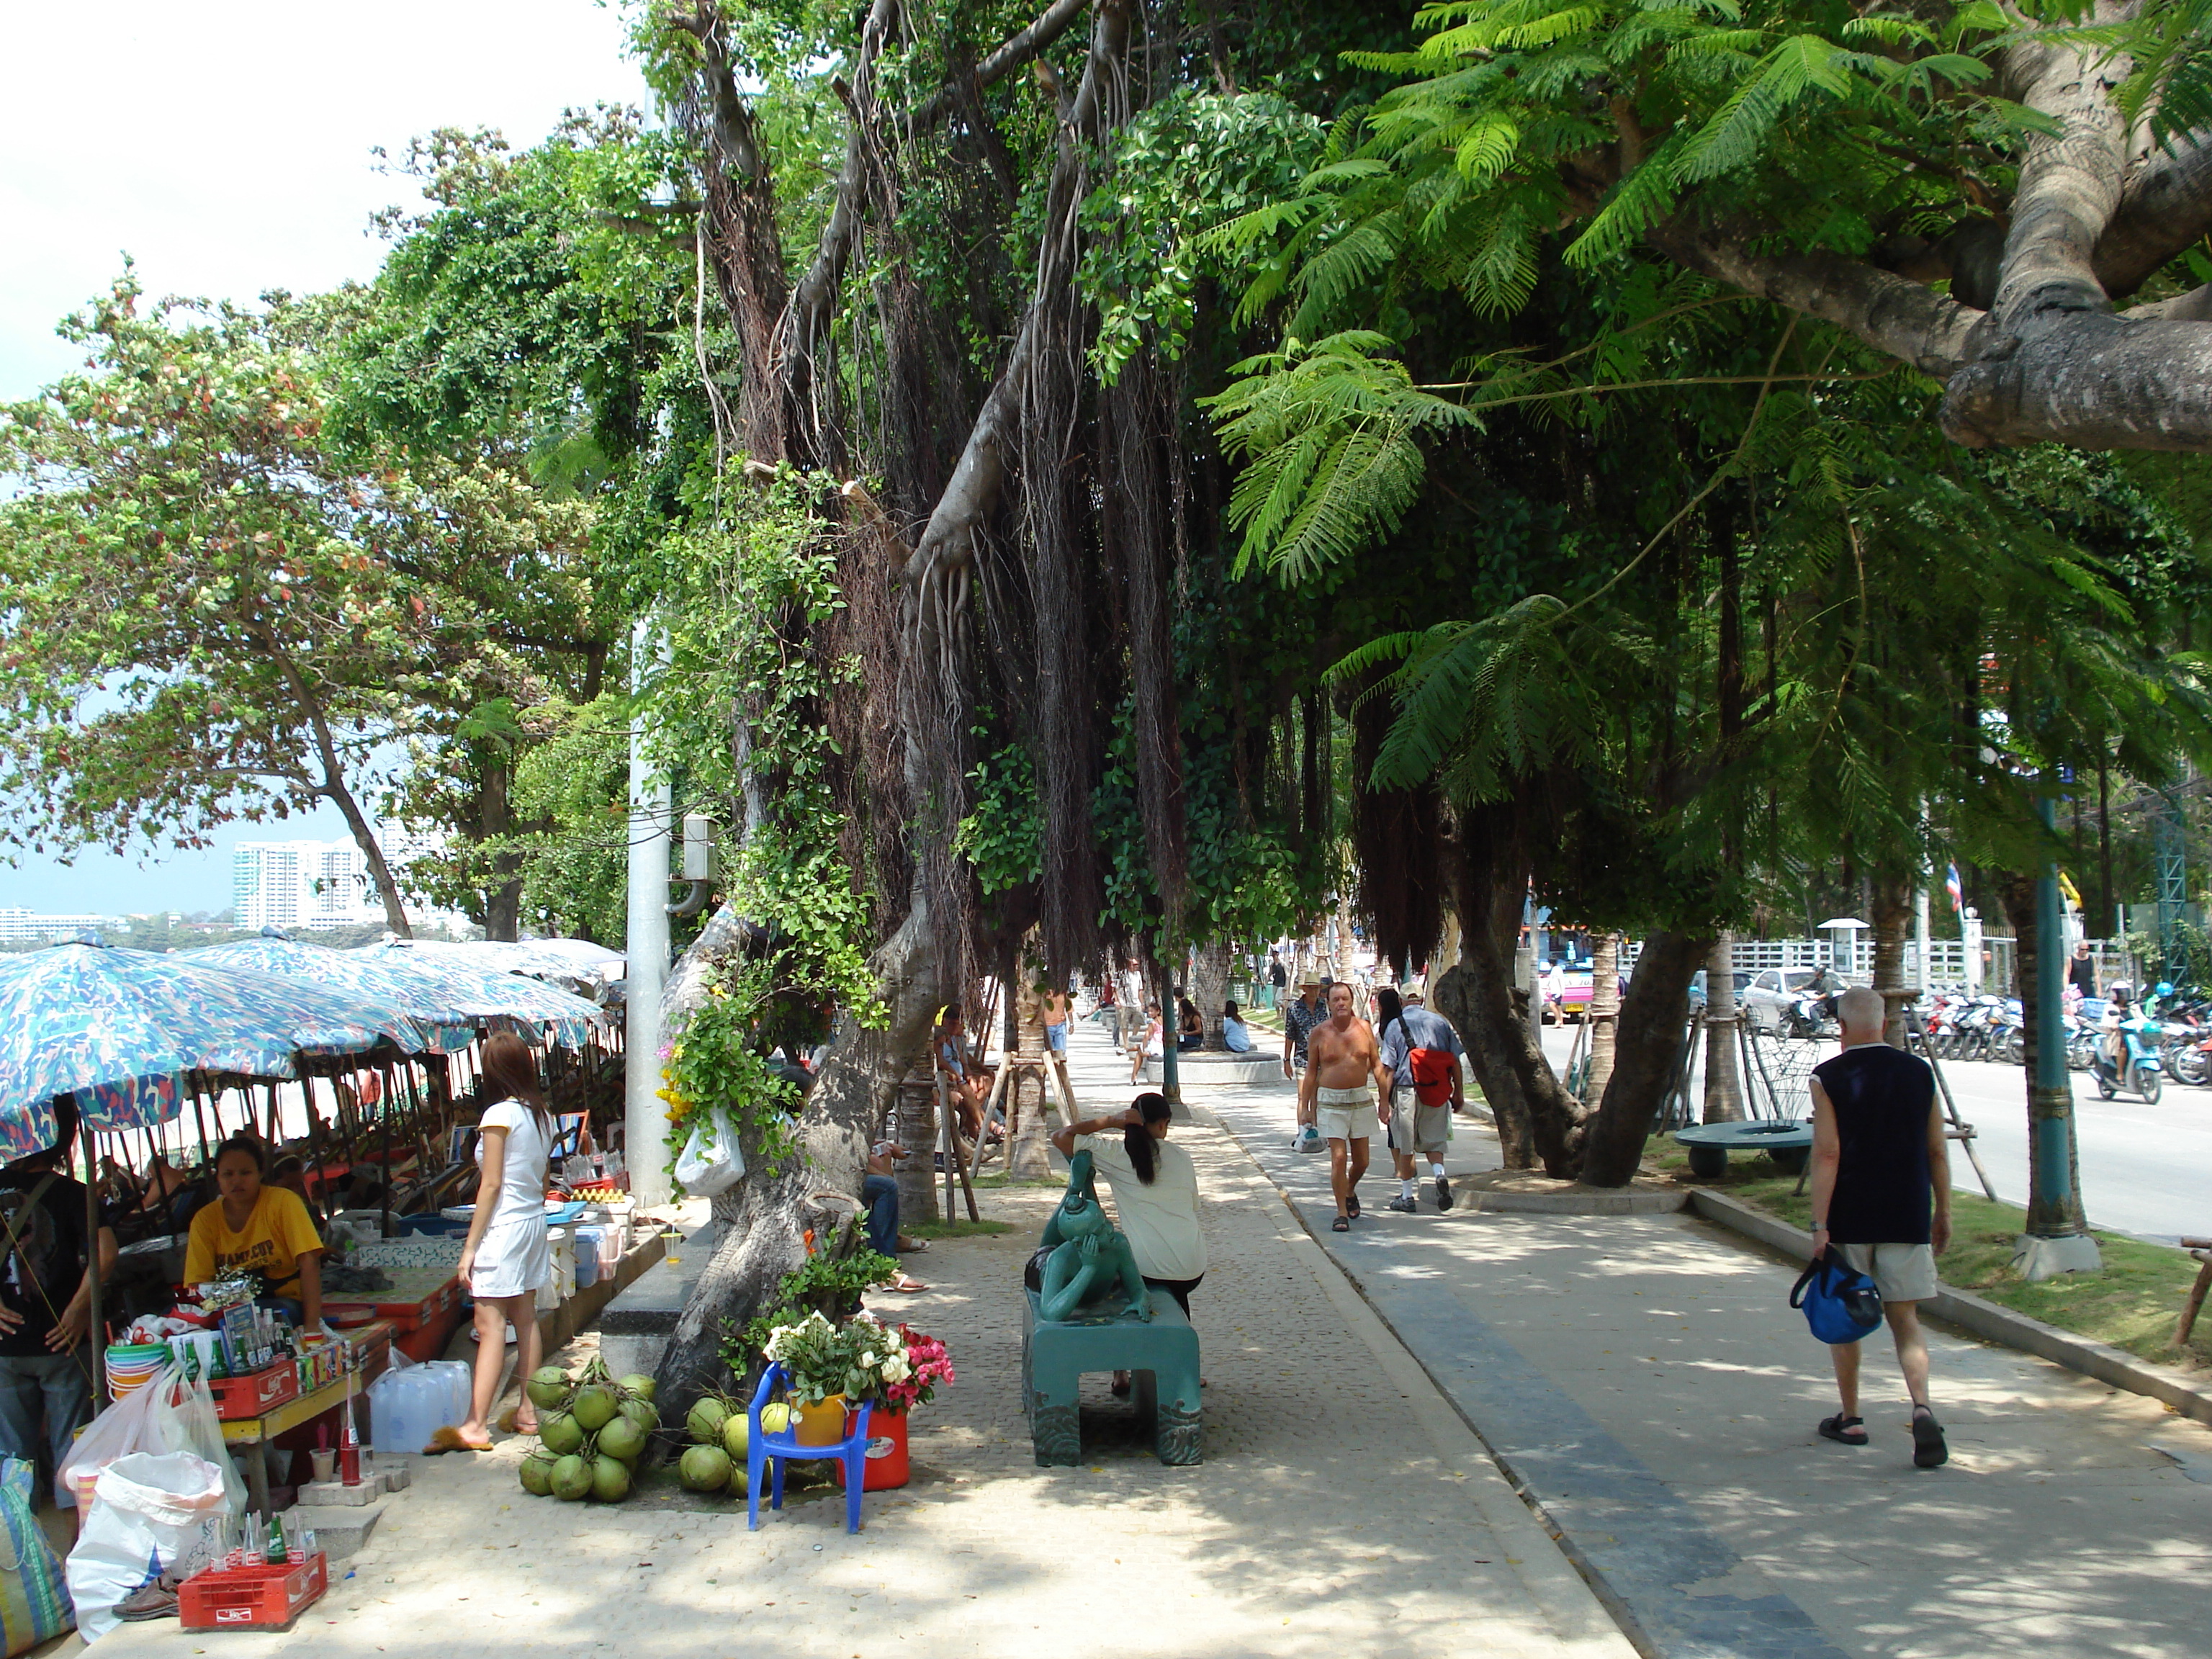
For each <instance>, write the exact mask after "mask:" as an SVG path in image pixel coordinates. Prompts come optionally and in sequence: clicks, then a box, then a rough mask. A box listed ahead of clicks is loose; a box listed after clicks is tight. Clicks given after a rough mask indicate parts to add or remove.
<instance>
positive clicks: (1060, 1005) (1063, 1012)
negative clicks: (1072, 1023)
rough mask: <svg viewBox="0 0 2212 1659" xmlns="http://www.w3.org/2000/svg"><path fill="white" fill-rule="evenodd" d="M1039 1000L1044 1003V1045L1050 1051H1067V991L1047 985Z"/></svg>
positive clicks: (1064, 1052) (1062, 1052)
mask: <svg viewBox="0 0 2212 1659" xmlns="http://www.w3.org/2000/svg"><path fill="white" fill-rule="evenodd" d="M1040 1000H1041V1001H1042V1003H1043V1004H1044V1009H1043V1012H1044V1046H1045V1048H1046V1049H1047V1050H1048V1051H1049V1052H1050V1053H1053V1054H1066V1052H1067V1024H1068V1018H1067V1017H1068V1004H1067V993H1066V992H1065V991H1062V990H1060V989H1058V988H1057V987H1046V989H1045V991H1044V994H1043V995H1042V998H1041V999H1040Z"/></svg>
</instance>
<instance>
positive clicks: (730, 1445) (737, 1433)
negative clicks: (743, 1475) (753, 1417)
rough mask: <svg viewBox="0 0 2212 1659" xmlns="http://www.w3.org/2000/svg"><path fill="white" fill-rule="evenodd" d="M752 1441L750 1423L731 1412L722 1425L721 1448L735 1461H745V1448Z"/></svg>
mask: <svg viewBox="0 0 2212 1659" xmlns="http://www.w3.org/2000/svg"><path fill="white" fill-rule="evenodd" d="M751 1443H752V1425H750V1423H748V1422H747V1421H746V1420H745V1419H744V1418H743V1417H741V1416H739V1415H738V1414H737V1413H734V1412H732V1413H731V1414H730V1420H729V1421H728V1422H726V1423H725V1424H723V1425H722V1449H723V1450H724V1451H726V1452H727V1453H729V1455H730V1460H731V1461H732V1462H735V1463H743V1462H744V1461H745V1449H746V1448H747V1447H748V1446H750V1444H751Z"/></svg>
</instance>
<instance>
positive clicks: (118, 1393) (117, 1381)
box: [107, 1342, 170, 1400]
mask: <svg viewBox="0 0 2212 1659" xmlns="http://www.w3.org/2000/svg"><path fill="white" fill-rule="evenodd" d="M169 1358H170V1355H169V1346H168V1344H167V1343H166V1342H126V1343H118V1344H116V1345H115V1346H112V1347H111V1348H109V1349H108V1351H107V1397H108V1398H109V1399H110V1400H120V1399H122V1398H123V1397H124V1396H125V1395H129V1394H132V1393H135V1392H136V1391H137V1390H138V1389H143V1388H144V1387H145V1386H146V1384H147V1383H150V1382H152V1381H153V1380H154V1378H155V1377H156V1376H159V1375H160V1374H161V1368H162V1367H163V1366H165V1365H167V1364H168V1363H169Z"/></svg>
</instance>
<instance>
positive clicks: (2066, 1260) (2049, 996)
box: [2014, 795, 2104, 1282]
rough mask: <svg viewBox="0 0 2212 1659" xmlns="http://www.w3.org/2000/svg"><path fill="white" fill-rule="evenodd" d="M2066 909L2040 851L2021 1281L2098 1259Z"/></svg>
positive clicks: (2085, 1266)
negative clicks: (2088, 1205)
mask: <svg viewBox="0 0 2212 1659" xmlns="http://www.w3.org/2000/svg"><path fill="white" fill-rule="evenodd" d="M2035 811H2036V816H2037V817H2039V818H2040V819H2041V820H2042V821H2043V827H2044V828H2045V829H2047V830H2054V831H2055V828H2056V823H2057V807H2056V805H2055V804H2054V803H2053V802H2052V801H2051V798H2050V797H2049V796H2047V795H2046V796H2045V797H2044V798H2043V799H2041V800H2039V801H2038V802H2037V803H2036V808H2035ZM2064 916H2065V910H2064V908H2063V906H2062V904H2061V902H2060V899H2059V894H2058V865H2057V858H2056V855H2055V854H2046V855H2045V859H2044V861H2043V866H2042V869H2041V871H2040V872H2039V874H2038V876H2037V878H2036V883H2035V983H2034V985H2033V987H2031V988H2032V989H2033V993H2034V1000H2033V1003H2032V1004H2031V1005H2030V1006H2031V1008H2032V1010H2033V1014H2032V1018H2033V1021H2034V1032H2033V1034H2034V1037H2035V1041H2034V1042H2033V1045H2032V1052H2033V1055H2034V1069H2033V1073H2031V1074H2030V1076H2029V1079H2028V1101H2027V1166H2028V1167H2027V1185H2028V1193H2027V1232H2026V1233H2024V1234H2023V1235H2021V1240H2020V1250H2019V1254H2018V1255H2016V1256H2015V1258H2014V1262H2015V1266H2016V1267H2018V1268H2019V1270H2020V1273H2021V1277H2022V1278H2023V1279H2027V1280H2029V1281H2030V1282H2033V1281H2034V1280H2037V1279H2055V1278H2056V1277H2057V1276H2058V1275H2059V1274H2060V1273H2094V1272H2096V1271H2097V1269H2098V1268H2099V1267H2102V1266H2103V1265H2104V1264H2103V1260H2102V1258H2101V1257H2100V1255H2099V1254H2098V1251H2097V1241H2096V1240H2095V1239H2093V1238H2092V1237H2089V1234H2088V1231H2087V1222H2086V1220H2085V1219H2084V1218H2083V1216H2082V1212H2081V1167H2080V1162H2079V1159H2078V1158H2077V1157H2076V1155H2075V1144H2074V1083H2073V1079H2072V1078H2071V1077H2069V1075H2068V1073H2067V1070H2066V1033H2065V1024H2064V1018H2063V1013H2062V1009H2063V1006H2064V1000H2063V996H2064V988H2065V983H2066V938H2065V927H2064Z"/></svg>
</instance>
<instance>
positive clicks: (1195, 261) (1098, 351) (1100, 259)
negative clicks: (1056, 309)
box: [1078, 88, 1322, 386]
mask: <svg viewBox="0 0 2212 1659" xmlns="http://www.w3.org/2000/svg"><path fill="white" fill-rule="evenodd" d="M1321 141H1322V129H1321V126H1320V124H1319V123H1318V122H1316V120H1314V118H1312V117H1311V116H1310V115H1306V114H1304V113H1303V112H1300V111H1299V110H1297V108H1295V107H1294V106H1292V105H1291V103H1290V102H1289V101H1288V100H1285V99H1283V98H1280V97H1276V96H1273V95H1272V94H1252V95H1249V96H1245V97H1241V98H1225V97H1223V96H1221V95H1220V94H1216V93H1210V92H1194V91H1193V90H1191V89H1190V88H1179V89H1177V90H1176V91H1175V92H1172V93H1170V94H1169V95H1168V96H1167V97H1165V98H1164V99H1162V100H1159V101H1158V103H1155V104H1153V105H1152V106H1149V107H1148V108H1146V109H1145V110H1144V111H1142V112H1139V114H1138V115H1137V116H1135V117H1134V118H1133V119H1131V120H1130V121H1129V122H1128V123H1127V125H1124V126H1123V127H1122V128H1121V131H1119V132H1117V133H1116V134H1115V139H1114V145H1113V150H1112V160H1111V166H1110V168H1109V173H1108V176H1107V178H1106V179H1105V181H1104V182H1103V183H1102V184H1101V185H1099V186H1098V188H1097V189H1096V190H1094V191H1092V192H1091V195H1090V197H1089V198H1088V199H1087V200H1086V201H1085V203H1084V204H1083V210H1082V216H1081V224H1082V228H1083V233H1084V253H1083V263H1082V266H1081V269H1080V270H1079V273H1078V280H1079V283H1080V285H1081V288H1082V290H1083V292H1084V294H1085V297H1087V298H1088V299H1089V300H1090V301H1091V303H1092V304H1093V305H1095V306H1096V307H1097V308H1098V337H1097V344H1096V345H1095V346H1094V348H1093V350H1092V356H1093V361H1094V362H1095V363H1096V365H1097V373H1098V378H1099V380H1101V381H1102V382H1103V383H1104V384H1106V385H1108V386H1111V385H1112V384H1113V383H1114V382H1115V380H1117V379H1118V378H1120V375H1121V368H1122V366H1123V365H1124V364H1125V363H1127V362H1128V361H1129V358H1130V357H1131V356H1132V355H1133V354H1134V353H1135V352H1136V351H1138V350H1139V349H1140V348H1141V347H1143V346H1145V345H1146V344H1148V343H1149V344H1152V345H1154V346H1156V347H1157V349H1158V351H1159V354H1160V356H1162V357H1163V358H1165V359H1168V360H1170V361H1173V360H1174V359H1176V358H1179V357H1181V356H1182V354H1183V351H1184V349H1185V347H1186V346H1187V345H1188V342H1189V338H1190V331H1191V328H1192V325H1193V324H1194V321H1195V319H1196V315H1197V301H1196V298H1195V289H1196V285H1197V283H1198V282H1199V281H1200V279H1201V278H1202V277H1211V278H1212V279H1214V280H1217V281H1230V282H1232V283H1236V284H1237V285H1238V286H1242V283H1243V280H1244V279H1246V278H1248V277H1249V276H1250V275H1251V274H1252V273H1250V272H1249V271H1240V270H1235V269H1233V268H1232V267H1231V266H1230V265H1229V264H1228V263H1227V262H1226V261H1225V259H1224V258H1223V257H1222V255H1221V253H1220V252H1218V251H1214V250H1213V247H1212V245H1211V244H1207V243H1205V242H1202V241H1201V240H1200V232H1202V231H1205V230H1207V229H1210V228H1212V227H1213V226H1214V225H1217V224H1218V223H1220V222H1223V221H1224V220H1225V219H1229V218H1234V217H1241V216H1243V215H1244V214H1246V213H1249V212H1252V211H1255V210H1257V209H1259V208H1260V207H1261V205H1262V204H1266V203H1268V202H1271V201H1273V200H1275V199H1277V198H1279V197H1282V196H1284V195H1285V194H1286V193H1288V192H1289V191H1291V189H1292V188H1293V187H1295V186H1296V185H1297V182H1298V180H1299V179H1300V178H1301V177H1302V176H1303V174H1304V172H1305V169H1306V166H1307V164H1308V163H1309V162H1310V161H1311V159H1312V157H1313V155H1314V154H1315V153H1316V151H1317V150H1318V149H1320V146H1321Z"/></svg>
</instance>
